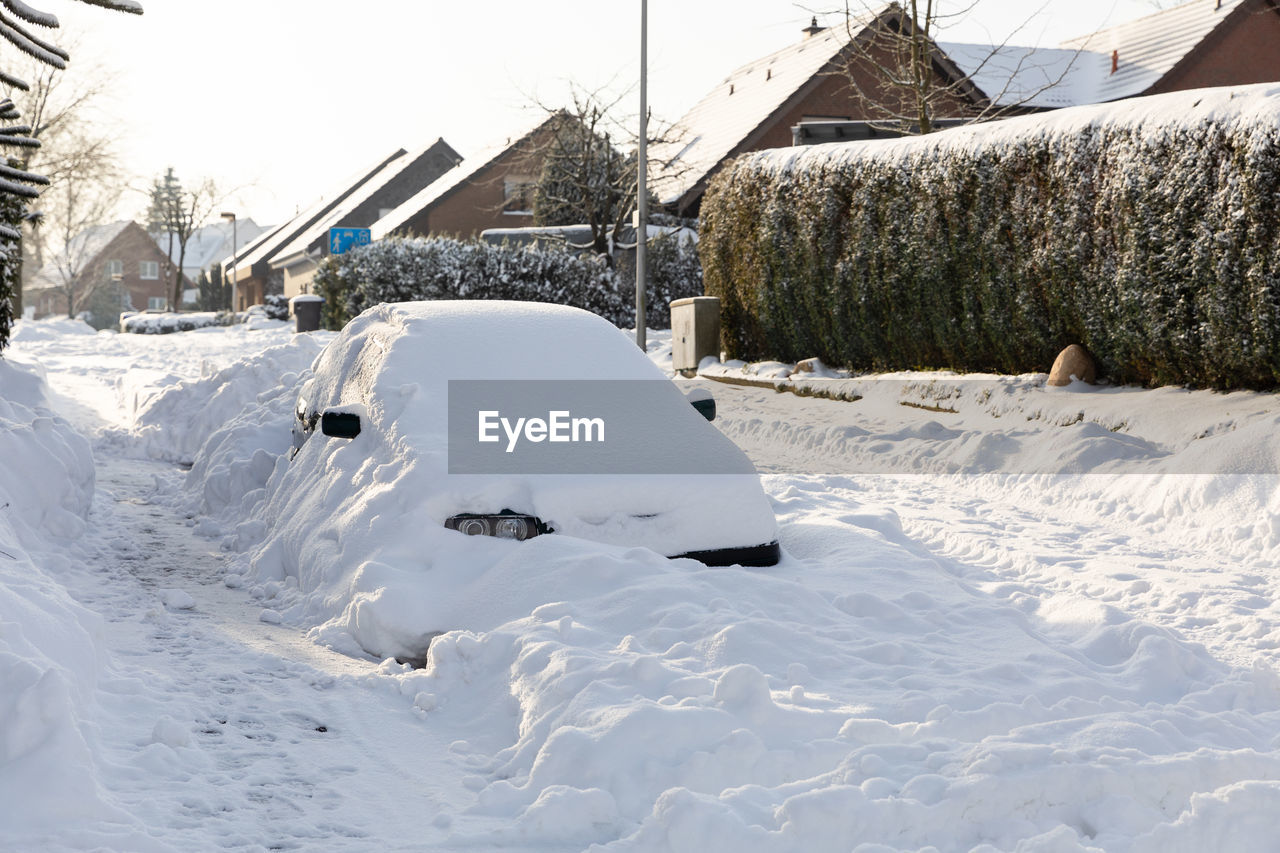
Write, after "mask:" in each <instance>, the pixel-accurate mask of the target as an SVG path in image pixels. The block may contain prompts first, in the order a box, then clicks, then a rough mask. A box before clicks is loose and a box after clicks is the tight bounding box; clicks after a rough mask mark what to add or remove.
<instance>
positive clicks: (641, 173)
mask: <svg viewBox="0 0 1280 853" xmlns="http://www.w3.org/2000/svg"><path fill="white" fill-rule="evenodd" d="M648 53H649V0H640V145H639V148H638V150H637V151H636V161H637V162H636V202H637V205H636V343H637V344H638V345H639V346H640V349H641V351H642V352H643V351H645V350H647V349H648V347H647V346H646V343H647V342H646V340H645V285H646V281H645V278H646V269H645V266H646V261H647V260H648V258H647V257H646V254H647V250H648V248H649V245H648V244H649V191H648V187H647V184H648V177H649V175H648V172H649V154H648V146H649V103H648V91H647V88H646V77H647V76H648V75H647V65H648V59H649V57H648Z"/></svg>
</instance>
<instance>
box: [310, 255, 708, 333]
mask: <svg viewBox="0 0 1280 853" xmlns="http://www.w3.org/2000/svg"><path fill="white" fill-rule="evenodd" d="M649 257H650V275H649V287H648V297H647V298H648V306H647V310H646V312H645V314H646V317H647V324H648V325H649V326H651V327H653V328H666V327H667V326H670V324H671V319H670V308H669V306H668V303H669V302H670V301H671V300H672V299H679V298H682V297H684V296H696V295H701V293H702V271H701V267H700V266H699V265H698V258H697V253H696V250H695V249H694V248H693V247H692V246H691V245H689V244H687V243H683V242H680V241H678V240H675V239H661V238H660V239H658V240H654V241H652V242H651V244H650V253H649ZM634 282H635V273H634V270H626V269H614V268H613V267H610V266H609V264H608V262H607V261H606V260H605V259H604V257H603V256H600V255H591V254H585V255H581V254H578V253H575V252H572V251H570V250H569V249H567V248H562V247H558V246H557V247H546V246H506V245H493V244H490V243H484V242H479V241H461V240H453V239H448V238H440V237H433V238H419V237H412V238H401V237H390V238H387V239H385V240H379V241H377V242H375V243H371V244H369V245H367V246H361V247H359V248H357V249H354V250H352V251H350V252H348V253H346V254H343V255H331V256H329V257H327V258H326V259H325V260H324V261H322V262H321V264H320V268H319V269H318V270H317V271H316V274H315V277H314V278H313V279H312V290H313V291H314V292H315V293H316V294H317V295H319V296H323V297H324V299H325V303H324V308H323V309H322V320H323V322H324V326H325V328H327V329H340V328H341V327H342V326H343V325H344V324H345V323H346V322H347V321H348V320H349V319H351V318H352V317H354V316H355V315H357V314H359V313H360V312H361V311H363V310H364V309H365V308H368V307H369V306H371V305H376V304H378V303H379V302H409V301H416V300H424V299H514V300H520V301H527V302H554V303H557V304H560V305H572V306H574V307H577V308H584V309H586V310H588V311H591V312H593V313H595V314H599V315H600V316H602V317H604V318H605V319H607V320H609V321H610V322H611V323H614V324H615V325H617V326H620V327H624V328H626V327H630V326H634V325H635V283H634Z"/></svg>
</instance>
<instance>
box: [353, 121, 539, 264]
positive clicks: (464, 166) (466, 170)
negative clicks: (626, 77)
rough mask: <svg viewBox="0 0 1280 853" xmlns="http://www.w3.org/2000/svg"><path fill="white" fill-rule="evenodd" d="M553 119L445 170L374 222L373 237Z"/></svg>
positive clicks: (394, 227)
mask: <svg viewBox="0 0 1280 853" xmlns="http://www.w3.org/2000/svg"><path fill="white" fill-rule="evenodd" d="M554 118H555V116H544V117H542V118H540V119H539V120H538V122H537V124H535V125H533V126H532V127H530V128H529V129H528V130H527V131H525V132H524V133H522V134H520V135H518V136H512V137H510V138H509V139H507V140H506V141H505V142H500V143H492V144H490V145H488V146H486V147H485V148H483V149H481V150H480V151H479V152H477V153H476V154H475V155H473V156H471V157H464V158H463V160H462V162H461V163H459V164H458V165H457V166H454V167H453V168H452V169H450V170H449V171H448V172H445V173H444V174H443V175H441V176H440V177H439V178H438V179H436V180H434V181H432V182H431V183H430V184H428V185H427V186H425V187H423V188H422V189H421V190H420V191H419V192H417V193H415V194H414V195H413V196H412V197H411V198H409V200H408V201H406V202H404V203H403V204H401V205H399V206H397V207H396V208H395V209H393V210H392V211H391V212H390V213H388V214H387V215H386V216H384V217H382V218H381V219H379V220H378V221H377V222H375V223H373V225H372V226H371V231H372V235H371V236H372V237H373V239H374V240H381V239H382V238H383V237H386V236H387V235H388V234H393V233H395V232H396V231H397V230H399V229H400V228H402V227H404V224H405V223H406V222H408V221H409V220H410V219H412V218H413V217H415V216H417V215H418V214H419V213H421V212H422V211H423V210H425V209H427V208H428V207H430V206H432V205H433V204H435V203H436V202H438V201H440V200H441V199H443V198H444V197H445V196H447V195H449V194H450V193H452V192H453V191H454V190H456V189H458V188H459V187H460V186H462V185H463V184H465V183H467V182H468V181H469V180H471V179H472V178H474V177H475V176H477V175H479V174H480V173H481V172H482V171H484V169H486V168H487V167H489V166H491V165H492V164H493V163H494V162H495V161H497V160H498V158H499V157H501V156H502V155H504V154H506V153H507V152H508V151H510V150H512V149H513V148H515V147H516V146H518V145H519V144H520V143H522V142H524V141H525V140H526V139H528V138H529V137H531V136H533V135H534V134H535V133H537V132H538V131H539V130H541V129H542V127H543V126H544V125H546V124H547V122H549V121H551V120H553V119H554Z"/></svg>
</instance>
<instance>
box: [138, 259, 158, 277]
mask: <svg viewBox="0 0 1280 853" xmlns="http://www.w3.org/2000/svg"><path fill="white" fill-rule="evenodd" d="M159 277H160V262H159V261H139V262H138V278H159Z"/></svg>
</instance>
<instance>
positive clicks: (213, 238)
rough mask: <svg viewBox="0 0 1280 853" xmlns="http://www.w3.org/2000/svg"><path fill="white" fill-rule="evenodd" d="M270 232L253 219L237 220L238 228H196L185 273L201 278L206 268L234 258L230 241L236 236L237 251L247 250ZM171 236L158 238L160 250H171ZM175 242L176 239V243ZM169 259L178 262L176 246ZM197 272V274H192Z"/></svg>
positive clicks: (225, 224)
mask: <svg viewBox="0 0 1280 853" xmlns="http://www.w3.org/2000/svg"><path fill="white" fill-rule="evenodd" d="M269 230H271V229H269V228H265V227H263V226H261V225H259V224H258V223H256V222H254V221H253V220H252V219H237V220H236V225H235V228H234V229H233V228H232V227H231V223H230V222H225V221H222V222H211V223H209V224H208V225H205V226H203V227H201V228H197V229H196V230H195V231H193V232H192V233H191V237H190V238H189V239H188V240H187V252H186V255H185V257H184V258H183V261H184V263H183V267H182V271H183V272H185V273H186V274H187V275H188V277H190V278H191V279H192V280H194V279H195V275H199V272H200V270H203V269H207V268H208V267H210V266H211V265H213V264H216V263H219V262H220V261H223V260H226V259H227V258H230V257H231V251H232V246H231V239H232V235H233V233H234V236H235V241H236V243H237V245H236V247H235V248H236V249H237V250H239V249H244V248H245V247H246V246H248V245H249V244H250V243H252V242H253V241H254V240H255V239H257V238H258V237H259V236H260V235H261V234H263V233H264V232H267V231H269ZM167 238H168V233H167V232H166V233H164V234H159V235H157V236H156V238H155V239H156V245H158V246H159V247H160V251H162V252H164V251H167V250H168V248H169V241H168V239H167ZM175 243H176V240H175ZM170 260H172V261H173V262H174V263H175V264H176V263H177V262H178V247H177V246H176V245H175V246H174V249H173V252H172V253H171V255H170ZM192 273H195V275H192Z"/></svg>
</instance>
